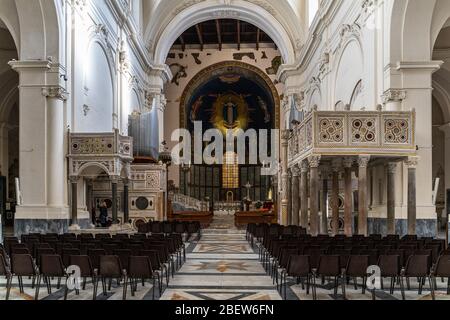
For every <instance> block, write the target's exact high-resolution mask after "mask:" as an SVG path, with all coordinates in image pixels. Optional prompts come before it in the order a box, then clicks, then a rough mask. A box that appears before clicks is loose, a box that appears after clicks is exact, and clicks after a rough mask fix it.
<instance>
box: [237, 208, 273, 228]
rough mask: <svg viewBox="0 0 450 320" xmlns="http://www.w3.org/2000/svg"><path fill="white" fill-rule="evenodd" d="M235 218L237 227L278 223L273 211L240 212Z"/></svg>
mask: <svg viewBox="0 0 450 320" xmlns="http://www.w3.org/2000/svg"><path fill="white" fill-rule="evenodd" d="M234 217H235V224H236V226H237V227H243V226H246V225H247V224H249V223H277V216H276V214H274V213H273V212H272V211H239V212H236V213H235V215H234Z"/></svg>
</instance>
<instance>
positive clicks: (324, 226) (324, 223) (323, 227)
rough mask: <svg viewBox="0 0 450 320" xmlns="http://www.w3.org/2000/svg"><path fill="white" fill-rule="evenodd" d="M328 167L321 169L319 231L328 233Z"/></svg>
mask: <svg viewBox="0 0 450 320" xmlns="http://www.w3.org/2000/svg"><path fill="white" fill-rule="evenodd" d="M328 172H329V171H328V168H327V167H324V168H323V169H322V201H321V209H320V211H321V213H322V214H321V224H320V233H322V234H328V214H327V213H328Z"/></svg>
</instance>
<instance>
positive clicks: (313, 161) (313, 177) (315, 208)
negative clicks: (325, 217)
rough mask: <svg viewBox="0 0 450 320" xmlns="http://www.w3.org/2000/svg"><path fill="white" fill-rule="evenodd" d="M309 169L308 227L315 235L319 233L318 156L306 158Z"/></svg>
mask: <svg viewBox="0 0 450 320" xmlns="http://www.w3.org/2000/svg"><path fill="white" fill-rule="evenodd" d="M308 162H309V167H310V168H311V169H310V180H309V181H310V182H309V183H310V188H309V189H310V190H309V198H310V204H309V206H310V211H311V213H310V215H311V216H310V225H311V226H310V228H311V235H312V236H317V235H318V234H319V199H318V196H319V164H320V157H318V156H312V157H309V158H308Z"/></svg>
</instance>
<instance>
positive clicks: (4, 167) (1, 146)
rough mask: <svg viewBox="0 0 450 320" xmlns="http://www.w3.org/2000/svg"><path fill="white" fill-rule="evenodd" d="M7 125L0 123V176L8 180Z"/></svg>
mask: <svg viewBox="0 0 450 320" xmlns="http://www.w3.org/2000/svg"><path fill="white" fill-rule="evenodd" d="M9 166H10V164H9V124H8V123H7V122H0V172H1V175H3V176H4V177H6V181H7V182H8V179H9V174H8V172H9ZM6 190H7V191H6V194H8V183H7V184H6Z"/></svg>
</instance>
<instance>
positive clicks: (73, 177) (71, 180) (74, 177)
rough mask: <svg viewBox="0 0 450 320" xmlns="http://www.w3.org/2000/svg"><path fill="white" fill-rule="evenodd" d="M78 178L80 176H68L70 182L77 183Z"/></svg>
mask: <svg viewBox="0 0 450 320" xmlns="http://www.w3.org/2000/svg"><path fill="white" fill-rule="evenodd" d="M79 178H80V177H79V176H70V177H69V181H70V183H77V182H78V180H79Z"/></svg>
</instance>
